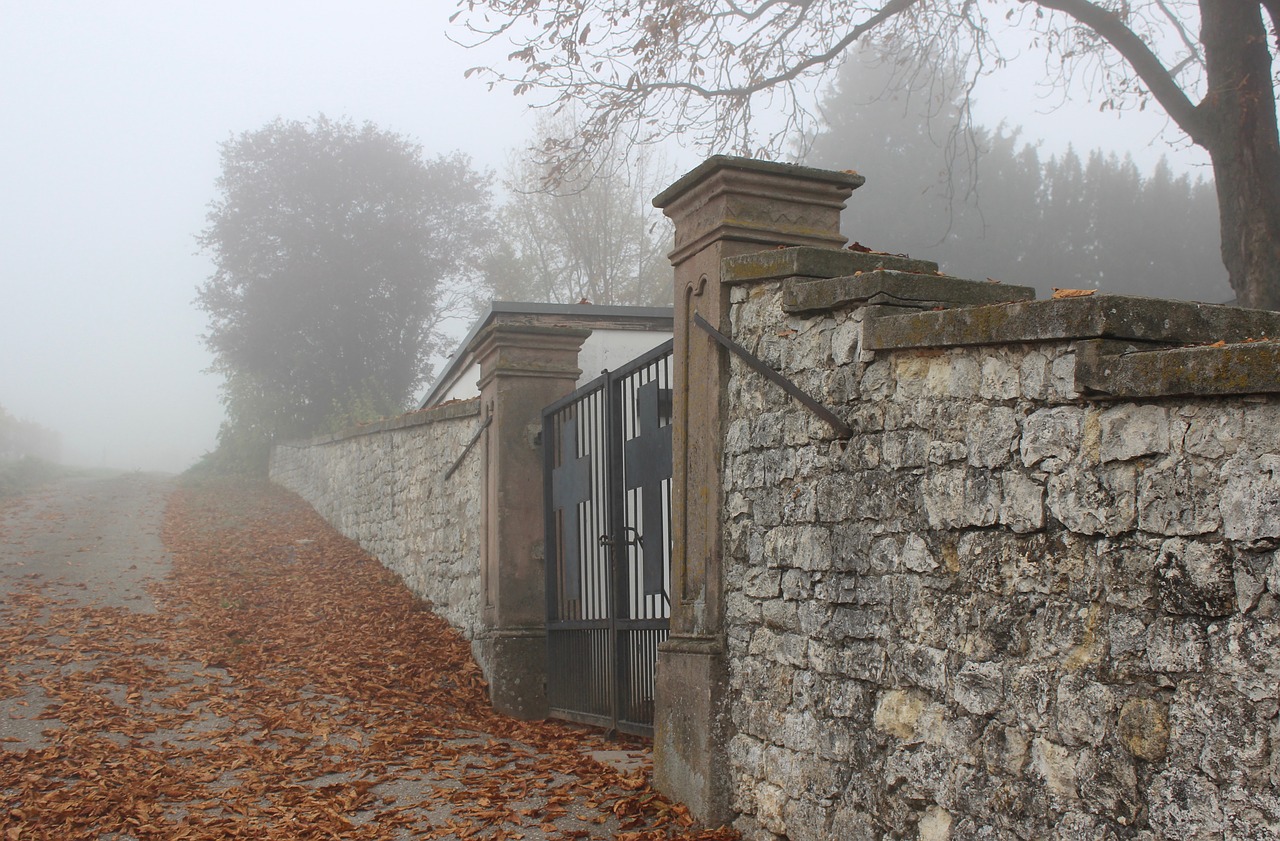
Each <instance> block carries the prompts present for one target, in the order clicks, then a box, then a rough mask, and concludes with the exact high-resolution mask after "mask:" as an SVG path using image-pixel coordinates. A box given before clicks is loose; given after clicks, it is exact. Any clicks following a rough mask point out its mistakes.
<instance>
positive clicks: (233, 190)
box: [198, 116, 490, 461]
mask: <svg viewBox="0 0 1280 841" xmlns="http://www.w3.org/2000/svg"><path fill="white" fill-rule="evenodd" d="M221 162H222V173H221V175H220V177H219V178H218V181H217V189H218V197H217V198H216V199H215V200H214V201H213V203H212V204H211V205H210V209H209V214H208V225H207V227H206V228H205V229H204V231H203V232H202V233H201V234H200V236H199V242H200V244H201V245H202V246H203V248H205V249H206V250H207V251H208V252H209V254H210V255H211V256H212V258H213V263H214V267H215V271H214V273H213V275H212V276H211V277H210V278H209V279H208V281H206V282H205V283H204V285H203V286H201V288H200V290H199V297H198V303H199V305H200V306H201V307H202V308H203V309H204V310H205V311H206V312H207V313H208V314H209V319H210V327H209V332H208V334H207V335H206V336H205V341H206V343H207V344H208V346H209V348H210V350H212V351H213V354H214V370H215V371H217V372H219V373H222V374H223V375H225V377H226V383H225V386H224V389H223V398H224V403H225V404H226V406H227V415H228V420H227V423H226V425H224V429H223V433H222V436H221V438H220V443H221V445H223V446H225V447H233V448H241V449H243V450H244V451H245V452H244V453H243V454H244V455H246V457H247V458H249V459H250V460H251V461H260V459H261V456H262V454H263V453H264V452H265V445H266V443H267V442H269V441H270V440H271V439H273V438H278V437H280V436H296V435H306V434H312V433H315V432H317V431H321V430H325V429H329V428H332V427H334V426H337V425H341V424H344V423H348V422H351V421H356V420H363V419H366V418H368V417H370V416H379V415H384V414H390V413H394V412H397V411H400V410H402V409H403V408H404V407H405V406H406V404H407V403H408V401H409V398H410V397H411V395H412V393H413V391H414V390H415V389H417V388H418V387H419V386H420V385H421V384H422V383H423V381H424V379H425V377H426V375H427V374H428V371H427V366H426V360H427V358H428V356H429V355H430V354H431V352H432V350H433V349H434V345H435V341H436V339H435V335H434V330H435V328H436V326H437V324H438V321H439V318H440V316H441V309H442V299H443V298H445V297H447V296H448V294H449V291H450V289H451V288H453V287H455V286H456V285H457V282H458V280H459V279H460V278H461V277H462V276H463V275H464V273H465V272H466V271H467V270H468V269H469V268H472V267H474V266H475V265H476V264H477V262H478V260H479V255H480V253H481V250H482V247H483V246H484V245H485V244H486V241H487V240H488V239H489V237H490V234H489V224H490V206H489V183H488V181H489V180H488V177H487V176H485V175H482V174H479V173H477V172H476V171H475V170H473V169H472V167H471V165H470V163H469V161H468V160H467V158H466V157H465V156H462V155H458V154H455V155H452V156H448V157H444V156H442V157H437V158H434V159H431V160H428V159H425V158H424V157H423V154H422V150H421V149H420V148H419V146H418V145H417V144H415V143H413V142H411V141H410V140H408V139H407V138H405V137H403V136H400V135H398V134H394V133H392V132H388V131H384V130H381V129H379V128H377V127H376V126H374V125H372V124H371V123H364V124H362V125H357V124H355V123H353V122H350V121H340V120H330V119H327V118H325V117H323V116H320V117H317V118H315V119H313V120H311V121H309V122H299V121H293V120H279V119H278V120H275V121H274V122H271V123H269V124H267V125H266V126H264V127H262V128H260V129H258V130H256V131H249V132H245V133H243V134H240V135H238V136H235V137H232V138H231V139H229V140H227V141H226V142H224V143H223V144H222V145H221Z"/></svg>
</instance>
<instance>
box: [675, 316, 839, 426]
mask: <svg viewBox="0 0 1280 841" xmlns="http://www.w3.org/2000/svg"><path fill="white" fill-rule="evenodd" d="M693 323H694V324H696V325H698V326H699V327H701V328H702V329H703V330H704V331H706V333H707V334H708V335H709V336H711V338H713V339H715V340H716V341H717V342H719V343H720V344H721V345H723V346H724V347H726V348H728V349H729V350H730V351H731V352H732V353H733V354H734V355H735V356H737V357H739V358H740V359H741V360H742V361H743V362H745V363H747V366H748V367H750V368H751V369H752V370H754V371H756V372H757V373H759V374H761V375H763V376H764V378H765V379H767V380H769V381H770V382H772V383H776V384H777V385H779V386H781V387H782V390H783V391H785V392H786V393H787V394H790V395H791V396H792V397H794V398H795V399H796V400H799V401H800V403H801V405H803V406H804V407H805V408H806V409H808V410H809V411H810V412H813V413H814V414H815V415H817V416H818V417H820V418H822V419H823V420H824V421H826V422H827V423H828V424H830V425H831V428H832V429H834V430H835V431H836V434H837V435H838V436H839V437H841V438H852V437H853V429H852V428H851V427H850V426H849V424H847V423H845V422H844V421H843V420H841V419H840V417H839V416H838V415H836V413H835V412H833V411H831V410H830V409H828V408H827V407H826V406H823V405H822V404H821V403H819V402H818V401H817V400H815V399H813V398H812V397H810V396H809V395H808V393H806V392H804V391H801V390H800V386H798V385H796V384H795V383H793V382H792V381H791V380H789V379H787V378H786V377H784V376H782V375H781V374H779V373H778V372H777V371H775V370H773V369H772V368H770V367H769V366H768V365H766V364H765V363H764V362H763V361H762V360H761V359H760V357H758V356H756V355H755V354H753V353H752V352H751V351H749V350H747V349H746V348H744V347H743V346H742V345H740V344H738V343H737V342H735V341H734V340H733V339H730V338H729V337H728V336H726V335H725V334H724V333H721V332H720V331H719V330H717V329H716V328H714V327H712V326H711V324H710V323H709V322H708V321H707V320H706V319H705V318H703V317H702V316H701V315H700V314H698V313H694V314H693Z"/></svg>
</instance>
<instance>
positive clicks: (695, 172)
mask: <svg viewBox="0 0 1280 841" xmlns="http://www.w3.org/2000/svg"><path fill="white" fill-rule="evenodd" d="M719 169H739V170H746V171H749V172H756V173H760V174H762V175H778V176H782V177H784V178H794V179H803V180H806V181H821V182H823V183H826V184H834V185H837V186H843V187H847V188H849V189H850V190H856V189H857V188H858V187H861V186H862V185H863V184H864V183H866V180H867V179H866V178H864V177H862V176H861V175H859V174H858V173H856V172H835V171H832V170H829V169H818V168H817V167H812V166H801V165H800V164H786V163H778V162H777V161H760V160H756V159H754V158H740V157H736V156H734V155H712V156H711V157H709V158H707V159H706V160H705V161H703V162H702V163H700V164H698V165H697V166H695V167H694V168H693V169H691V170H689V171H688V172H686V173H685V174H684V175H682V176H681V177H680V178H679V179H677V180H676V182H675V183H673V184H672V185H671V186H670V187H668V188H667V189H665V190H663V191H662V192H661V193H658V195H656V196H654V198H653V206H654V207H658V208H662V207H666V206H667V205H669V204H671V203H672V202H674V201H676V200H677V199H679V198H680V197H681V196H683V195H684V194H685V193H687V192H689V190H691V189H693V188H694V187H695V186H697V185H698V184H700V183H701V182H702V181H704V180H706V178H707V176H708V175H710V174H711V173H712V172H715V171H716V170H719Z"/></svg>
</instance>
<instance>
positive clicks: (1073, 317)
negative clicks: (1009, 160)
mask: <svg viewBox="0 0 1280 841" xmlns="http://www.w3.org/2000/svg"><path fill="white" fill-rule="evenodd" d="M808 252H813V250H812V249H790V250H788V251H781V252H770V253H767V254H762V255H757V256H754V257H745V258H734V259H731V260H726V261H725V264H724V279H725V282H726V283H729V284H734V285H733V287H732V291H731V298H730V301H731V312H730V321H731V325H732V335H733V337H734V338H735V339H736V340H737V341H738V342H739V343H741V344H742V345H745V347H746V348H747V349H748V350H750V351H752V352H753V353H756V354H758V355H759V356H760V357H762V358H763V360H764V361H765V362H766V363H767V364H768V365H770V366H771V367H773V368H775V369H776V370H778V371H780V372H781V373H783V374H784V375H785V376H786V377H788V378H790V379H792V380H794V381H795V382H796V383H797V384H798V385H799V386H800V387H801V388H802V389H804V390H805V391H807V392H808V393H809V394H811V395H813V396H815V397H816V398H817V399H818V400H819V401H820V402H821V403H823V404H825V405H826V406H828V407H831V408H832V409H834V411H835V412H836V413H837V414H838V415H839V416H840V417H841V418H843V419H844V420H845V421H847V423H848V424H849V426H851V427H852V433H853V434H852V437H850V438H848V439H847V440H839V438H838V437H837V435H836V433H835V432H834V431H833V430H832V429H831V427H830V426H829V425H828V424H827V423H825V422H824V421H822V420H820V419H819V418H818V417H817V416H815V415H814V414H812V413H810V412H809V411H807V410H806V409H805V408H803V407H802V406H801V405H800V404H799V403H797V402H796V401H795V400H792V399H791V398H789V397H788V396H787V395H786V394H785V393H784V392H783V391H782V390H781V389H780V388H778V387H777V386H775V385H773V384H771V383H769V382H767V381H766V380H764V379H763V378H762V377H761V376H760V375H759V374H758V373H756V372H755V371H752V370H751V369H749V368H748V367H746V366H745V365H744V364H743V363H742V362H741V361H739V360H737V359H733V360H732V361H731V362H730V379H729V385H728V390H727V394H726V395H725V401H726V402H725V412H726V422H725V427H724V428H725V434H724V440H723V442H722V443H723V459H724V461H723V464H724V497H723V499H724V510H723V520H722V522H723V541H724V580H725V586H726V600H725V629H726V645H727V648H728V655H729V656H728V661H729V686H730V694H731V696H732V697H731V698H730V701H729V704H728V706H729V708H730V709H731V710H732V726H731V730H732V733H731V741H730V743H729V767H730V777H731V780H730V782H731V787H732V796H733V808H734V810H735V811H736V812H738V813H739V815H740V817H739V818H738V821H737V826H738V827H739V828H740V829H741V830H742V831H743V834H744V837H746V838H747V839H774V838H781V837H786V838H789V839H792V841H804V840H805V839H832V838H841V839H846V838H847V839H879V838H904V839H906V838H920V839H931V840H932V839H946V838H957V839H958V838H993V839H1003V838H1009V839H1012V838H1019V839H1054V838H1058V839H1105V838H1115V839H1119V838H1136V839H1156V838H1169V839H1226V838H1250V839H1255V838H1256V839H1261V838H1275V837H1277V836H1280V796H1278V795H1277V784H1280V761H1278V758H1277V757H1278V754H1277V752H1276V746H1277V743H1280V724H1278V720H1277V711H1278V706H1280V623H1277V612H1278V610H1280V601H1278V599H1280V552H1278V551H1277V549H1276V547H1277V545H1278V544H1280V399H1278V398H1277V395H1276V392H1278V391H1280V387H1278V385H1277V382H1276V377H1277V374H1276V369H1277V362H1280V359H1278V357H1277V346H1276V343H1274V342H1245V339H1259V338H1264V337H1270V336H1275V335H1277V334H1278V333H1280V320H1278V319H1277V318H1276V317H1275V314H1271V313H1265V314H1259V313H1247V312H1245V311H1240V310H1228V309H1226V308H1218V307H1201V306H1196V305H1187V304H1172V303H1168V302H1150V301H1141V300H1135V299H1122V298H1107V297H1103V296H1096V297H1092V298H1079V299H1073V300H1062V301H1026V300H1024V299H1025V298H1026V297H1028V294H1029V290H1019V289H1006V288H1000V287H995V286H994V285H992V284H968V282H964V281H955V280H954V279H948V278H941V277H938V276H936V266H934V267H928V266H920V265H903V266H899V267H898V268H900V269H905V271H889V270H885V269H884V259H888V258H881V257H877V256H875V255H867V256H865V257H863V256H861V255H853V254H849V253H848V252H843V253H842V252H823V253H816V252H815V253H808ZM833 255H834V256H833ZM868 260H870V261H871V262H868ZM834 275H843V276H842V277H833V276H834ZM1000 296H1003V297H1004V298H1005V299H1006V300H1007V301H1009V302H1013V303H1004V304H1001V305H996V306H976V307H975V306H968V307H963V308H959V309H955V308H952V307H954V305H955V304H957V303H969V304H972V303H984V302H985V301H987V300H990V299H992V298H993V297H997V298H998V297H1000ZM886 304H891V305H893V306H891V307H889V306H885V305H886ZM907 307H910V308H907ZM1219 340H1223V341H1219ZM1197 342H1198V343H1200V344H1201V346H1197V347H1185V345H1188V344H1192V343H1197Z"/></svg>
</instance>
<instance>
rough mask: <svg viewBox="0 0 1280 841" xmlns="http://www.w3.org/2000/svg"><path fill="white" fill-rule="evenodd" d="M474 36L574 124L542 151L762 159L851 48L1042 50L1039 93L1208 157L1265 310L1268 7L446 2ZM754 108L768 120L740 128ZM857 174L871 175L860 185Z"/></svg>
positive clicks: (922, 52) (1248, 285)
mask: <svg viewBox="0 0 1280 841" xmlns="http://www.w3.org/2000/svg"><path fill="white" fill-rule="evenodd" d="M459 5H460V7H461V12H460V14H461V15H462V16H463V23H464V25H465V26H466V27H468V28H469V29H470V31H471V32H472V33H475V34H476V35H478V36H479V37H480V38H482V39H493V38H510V39H511V40H512V41H513V42H514V47H515V48H514V50H513V52H512V53H511V58H512V60H513V62H514V65H515V68H516V69H515V70H514V71H511V72H508V71H504V70H494V69H492V68H484V69H483V70H485V71H486V72H488V73H490V74H491V76H492V78H493V81H494V83H495V84H496V83H504V82H509V83H511V84H513V85H514V86H515V90H516V92H526V91H532V90H538V89H542V90H549V91H550V92H551V93H552V96H553V99H554V101H556V102H559V103H573V104H575V106H576V107H579V108H584V109H585V110H586V125H585V128H584V130H583V131H581V132H580V133H579V134H577V135H576V136H574V137H567V138H562V139H561V141H560V142H559V143H557V144H552V145H550V146H548V148H547V149H546V151H547V152H548V153H549V154H551V155H553V156H560V157H563V156H565V155H575V154H585V155H587V156H592V155H594V154H595V153H596V152H597V151H598V149H599V148H600V147H602V146H603V145H604V144H607V143H608V142H609V140H610V138H613V137H616V136H618V134H619V133H620V132H621V133H626V132H628V131H629V132H631V133H632V136H633V137H634V138H635V139H636V140H637V141H640V142H644V141H653V140H656V139H660V138H661V137H663V136H665V135H668V134H670V133H671V132H672V131H676V132H680V133H684V134H686V135H689V136H691V137H695V138H697V139H700V140H702V141H704V142H706V143H707V144H709V145H710V146H712V147H714V148H721V149H728V150H731V151H737V152H740V153H745V154H760V153H769V152H773V153H776V152H777V151H778V150H779V149H780V148H781V147H782V145H784V143H785V141H786V139H787V138H789V137H794V136H795V135H796V134H797V133H803V131H804V130H805V129H806V128H807V125H806V122H807V120H808V119H809V118H810V117H811V116H812V114H811V112H810V111H809V110H808V109H807V107H806V103H808V102H811V101H812V99H811V97H812V94H813V85H814V84H815V83H816V80H818V79H820V78H821V76H822V74H823V73H824V72H825V71H826V70H828V69H829V68H830V67H832V66H834V65H835V64H837V63H838V62H839V61H840V60H841V58H842V56H843V55H844V54H845V52H846V51H847V50H848V49H849V48H850V46H851V45H853V44H854V43H856V42H857V41H858V40H859V39H862V38H866V37H874V38H875V39H876V40H877V41H879V42H880V43H882V44H884V45H886V46H887V47H888V48H889V49H890V50H891V51H892V52H894V53H895V54H896V55H898V56H900V57H902V58H903V59H904V60H909V59H911V58H913V57H914V58H928V57H930V56H934V55H940V54H941V55H949V56H952V57H956V58H957V59H958V60H960V61H961V62H962V63H963V64H964V66H965V67H966V68H967V69H968V71H969V72H970V73H971V74H972V76H971V79H973V80H976V78H977V77H978V76H980V75H982V73H984V72H985V71H987V70H989V69H992V68H994V67H998V66H1000V65H1002V64H1003V63H1004V62H1005V61H1006V60H1007V59H1008V57H1009V56H1010V55H1013V54H1016V53H1018V52H1023V51H1027V50H1035V51H1038V52H1040V53H1042V54H1043V55H1044V59H1045V60H1044V66H1045V69H1046V72H1047V74H1048V76H1049V78H1050V80H1052V81H1057V82H1059V83H1061V84H1063V85H1068V84H1081V85H1091V86H1092V87H1093V88H1094V89H1095V91H1096V92H1097V93H1099V94H1101V96H1102V97H1103V105H1104V106H1106V107H1125V106H1128V105H1134V104H1138V105H1145V104H1146V103H1147V101H1148V100H1155V102H1156V103H1157V104H1158V105H1159V106H1160V107H1162V108H1163V109H1164V111H1165V113H1166V114H1168V116H1169V117H1170V119H1171V120H1172V121H1173V122H1174V123H1175V124H1176V125H1177V126H1178V127H1179V128H1180V129H1181V130H1182V131H1183V132H1184V133H1185V134H1186V136H1187V137H1189V138H1190V139H1191V140H1192V142H1194V143H1196V144H1197V145H1199V146H1201V147H1203V148H1204V149H1205V150H1206V151H1207V152H1208V153H1209V156H1210V159H1211V160H1212V163H1213V169H1214V182H1215V184H1216V188H1217V191H1218V199H1219V201H1218V204H1219V221H1220V224H1221V245H1222V258H1223V262H1224V264H1225V265H1226V268H1227V272H1228V275H1229V277H1230V279H1231V285H1232V287H1233V288H1234V289H1235V291H1236V294H1237V297H1238V299H1239V301H1240V303H1242V304H1245V305H1248V306H1257V307H1267V308H1271V309H1280V133H1278V132H1277V126H1276V92H1275V86H1276V79H1275V77H1274V76H1273V68H1272V56H1271V50H1270V47H1269V41H1268V35H1269V33H1268V26H1267V21H1266V20H1265V19H1264V13H1265V15H1266V16H1268V17H1269V18H1270V21H1271V29H1272V32H1273V33H1274V30H1275V27H1276V24H1277V22H1278V21H1280V0H460V3H459ZM762 105H763V106H769V107H770V110H771V111H773V112H774V113H777V112H779V111H781V113H783V114H785V115H786V119H785V120H784V121H783V122H782V123H781V124H779V123H778V122H776V121H774V122H768V121H766V122H765V125H768V126H769V128H767V129H765V130H764V131H759V130H757V129H756V128H754V127H753V123H752V116H753V111H754V110H756V109H757V108H760V107H761V106H762ZM873 177H874V175H873Z"/></svg>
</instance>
